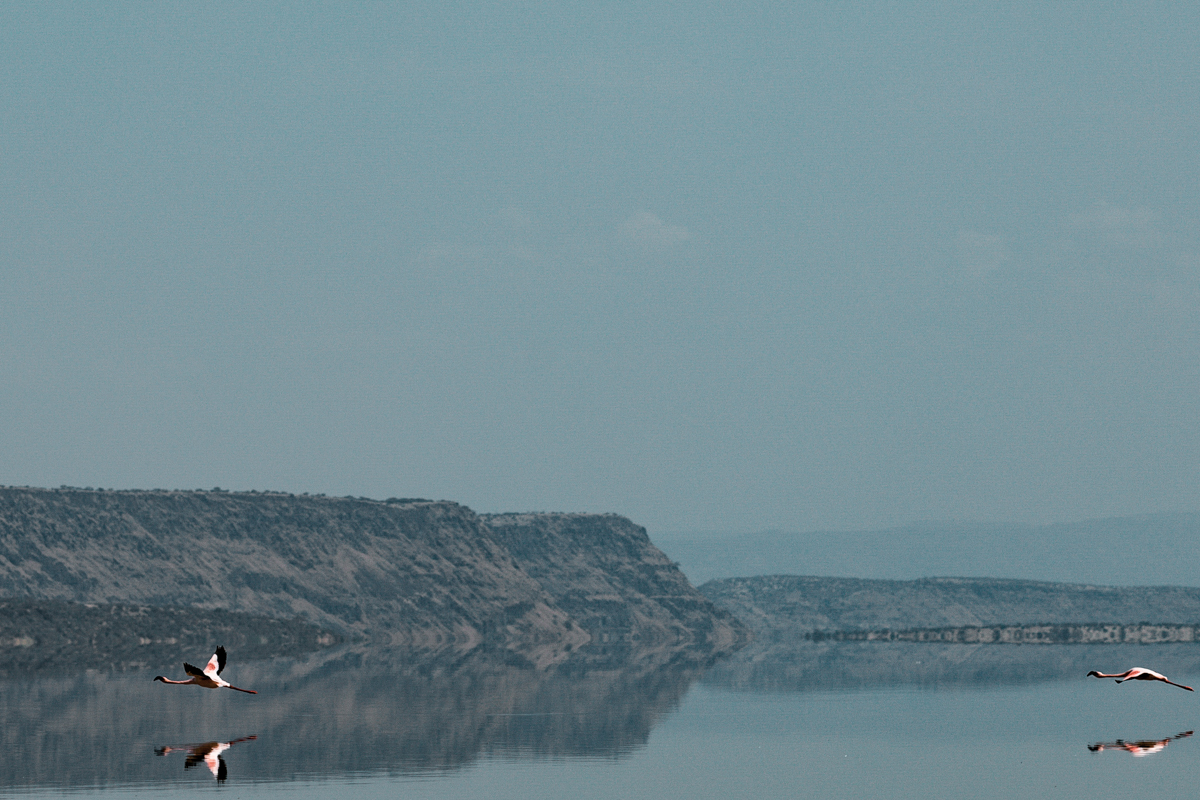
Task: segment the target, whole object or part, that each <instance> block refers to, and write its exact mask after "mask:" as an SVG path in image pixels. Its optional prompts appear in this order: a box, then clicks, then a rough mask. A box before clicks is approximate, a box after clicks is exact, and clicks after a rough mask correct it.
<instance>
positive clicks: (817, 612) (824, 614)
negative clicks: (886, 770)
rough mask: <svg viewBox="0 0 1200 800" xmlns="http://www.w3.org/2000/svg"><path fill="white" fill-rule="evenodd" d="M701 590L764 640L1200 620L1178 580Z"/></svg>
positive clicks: (738, 583)
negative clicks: (885, 631) (830, 633)
mask: <svg viewBox="0 0 1200 800" xmlns="http://www.w3.org/2000/svg"><path fill="white" fill-rule="evenodd" d="M700 591H701V593H703V594H704V596H705V597H707V598H709V599H710V600H712V601H713V602H714V603H716V604H717V605H718V606H720V607H721V608H724V609H726V610H727V611H729V612H730V613H732V614H734V615H735V616H737V617H738V618H739V619H741V620H742V621H743V622H745V623H746V624H747V625H749V626H750V628H751V629H752V630H753V631H754V633H755V635H756V638H759V639H802V638H804V637H805V636H806V635H807V634H810V633H812V632H813V631H851V630H854V631H861V630H880V629H912V628H950V627H964V626H972V625H1022V624H1044V623H1082V622H1095V623H1139V622H1154V623H1175V624H1195V623H1197V622H1200V589H1193V588H1185V587H1176V586H1137V587H1112V586H1086V585H1078V584H1069V583H1047V582H1042V581H1023V580H1006V579H999V578H922V579H919V580H914V581H884V580H864V579H859V578H818V577H807V576H799V575H760V576H757V577H753V578H728V579H725V580H713V581H708V582H707V583H705V584H702V585H701V586H700Z"/></svg>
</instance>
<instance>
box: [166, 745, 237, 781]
mask: <svg viewBox="0 0 1200 800" xmlns="http://www.w3.org/2000/svg"><path fill="white" fill-rule="evenodd" d="M257 738H258V737H257V736H243V737H242V738H240V739H234V740H233V741H230V742H204V743H202V744H185V745H179V746H167V747H158V748H155V750H154V752H155V754H156V755H160V756H165V755H167V754H168V753H173V752H175V751H176V750H185V751H187V759H186V760H185V761H184V762H183V768H184V769H191V768H192V767H194V766H196V765H198V764H200V763H201V762H203V763H204V766H206V767H208V771H209V772H211V773H212V774H213V777H214V778H216V779H217V783H224V782H225V779H226V778H228V777H229V768H228V767H226V766H225V759H223V758H221V754H222V753H224V752H225V751H226V750H228V749H229V748H231V747H233V746H234V745H235V744H237V743H238V742H250V741H254V740H255V739H257Z"/></svg>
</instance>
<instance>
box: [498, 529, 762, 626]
mask: <svg viewBox="0 0 1200 800" xmlns="http://www.w3.org/2000/svg"><path fill="white" fill-rule="evenodd" d="M483 519H484V522H485V523H486V525H487V527H488V529H489V530H490V531H491V532H492V535H493V536H494V537H495V538H496V540H497V541H498V542H500V543H501V544H502V545H503V546H504V548H505V549H506V550H507V551H508V552H509V553H510V554H511V555H512V557H513V558H514V559H515V560H516V562H517V563H518V564H520V565H521V568H522V569H523V570H525V572H526V573H527V574H528V575H529V576H530V577H532V578H533V579H534V580H536V581H537V582H538V584H539V585H540V586H541V587H542V588H543V589H545V590H546V591H547V592H549V593H550V595H551V596H552V597H553V598H554V601H555V603H556V604H557V605H558V607H559V608H561V609H562V610H563V611H565V612H566V613H567V614H569V615H570V617H571V619H573V620H575V621H576V622H578V623H579V625H580V626H582V627H583V628H584V629H585V630H586V631H587V632H588V634H589V635H590V636H591V638H592V640H593V641H596V642H600V643H618V642H632V641H638V642H641V643H642V644H646V643H650V642H658V641H681V640H685V641H692V642H695V643H697V644H703V645H705V646H710V647H716V648H726V647H729V646H731V645H733V644H736V643H737V642H740V641H744V640H745V638H746V635H745V631H744V628H743V627H742V625H741V623H740V622H738V621H737V620H736V619H735V618H734V617H733V615H732V614H730V613H729V612H727V611H725V610H723V609H721V608H718V607H716V606H714V605H713V603H712V602H710V601H709V600H708V599H707V598H706V597H704V595H702V594H700V592H698V591H697V590H696V589H695V588H693V587H692V585H691V584H690V583H688V580H687V578H686V577H684V574H683V573H682V572H681V571H680V570H679V567H678V566H677V565H676V564H675V563H674V562H672V561H671V560H670V559H669V558H667V556H666V555H664V554H663V552H662V551H661V550H659V549H658V548H657V547H655V546H654V545H653V544H651V543H650V537H649V536H647V535H646V529H645V528H643V527H641V526H639V525H635V524H634V523H632V522H630V521H629V520H628V519H625V518H624V517H619V516H617V515H615V514H488V515H485V516H484V517H483Z"/></svg>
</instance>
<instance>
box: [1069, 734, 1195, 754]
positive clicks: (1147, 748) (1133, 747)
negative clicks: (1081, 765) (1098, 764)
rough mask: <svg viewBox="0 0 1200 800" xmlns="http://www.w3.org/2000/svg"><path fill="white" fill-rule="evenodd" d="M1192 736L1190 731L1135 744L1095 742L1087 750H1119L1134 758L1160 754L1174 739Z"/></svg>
mask: <svg viewBox="0 0 1200 800" xmlns="http://www.w3.org/2000/svg"><path fill="white" fill-rule="evenodd" d="M1191 735H1192V731H1184V732H1183V733H1177V734H1175V735H1174V736H1168V737H1167V738H1166V739H1139V740H1138V741H1136V742H1130V741H1126V740H1125V739H1117V740H1116V741H1115V742H1096V743H1095V744H1089V745H1088V750H1091V751H1092V752H1093V753H1102V752H1104V751H1105V750H1121V751H1124V752H1126V753H1129V754H1130V755H1132V756H1133V757H1134V758H1140V757H1142V756H1149V755H1153V754H1154V753H1161V752H1162V751H1163V750H1165V749H1166V747H1167V745H1168V744H1170V743H1171V742H1173V741H1175V740H1176V739H1186V738H1187V737H1189V736H1191Z"/></svg>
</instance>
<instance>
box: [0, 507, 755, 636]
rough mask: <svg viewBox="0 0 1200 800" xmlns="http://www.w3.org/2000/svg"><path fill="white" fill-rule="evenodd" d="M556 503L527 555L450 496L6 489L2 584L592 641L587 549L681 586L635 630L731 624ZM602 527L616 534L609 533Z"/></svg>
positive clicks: (402, 627)
mask: <svg viewBox="0 0 1200 800" xmlns="http://www.w3.org/2000/svg"><path fill="white" fill-rule="evenodd" d="M551 516H552V517H554V518H556V519H557V518H558V517H560V516H562V517H564V518H565V517H570V518H571V519H573V520H574V521H575V526H574V527H572V526H570V525H567V526H562V527H561V529H560V530H559V531H558V533H559V535H561V536H562V537H563V540H562V541H560V542H555V543H553V544H549V543H547V544H546V546H547V547H548V548H549V550H548V551H547V552H543V553H542V554H541V555H536V556H534V555H531V556H530V557H529V559H528V560H527V561H522V559H521V558H518V557H514V556H515V554H514V553H512V552H510V550H509V549H508V548H507V547H506V546H505V544H504V543H503V542H504V541H506V540H508V539H512V538H513V537H511V536H498V535H497V534H496V533H495V531H494V530H493V529H492V528H491V527H489V525H488V524H486V522H485V520H484V519H482V518H481V517H480V516H479V515H477V514H475V513H474V512H473V511H471V510H470V509H468V508H466V507H464V506H461V505H458V504H455V503H449V502H430V501H423V500H408V501H387V502H377V501H373V500H366V499H353V498H325V497H307V496H304V497H295V496H292V495H286V494H272V493H229V492H174V491H171V492H168V491H87V490H70V489H62V490H50V489H12V488H9V489H0V597H9V598H33V599H43V600H62V601H73V602H77V603H102V604H129V605H148V606H174V607H198V608H204V609H226V610H229V611H235V612H242V613H246V614H254V615H260V616H266V617H274V618H293V617H299V618H301V619H303V620H305V621H307V622H309V623H311V624H313V625H316V626H318V627H319V628H322V629H326V630H332V631H336V632H338V633H341V634H344V635H349V636H354V635H356V634H357V635H364V636H367V637H369V638H371V639H373V640H376V641H384V642H392V643H398V644H405V645H415V646H434V647H437V646H445V645H448V644H453V645H454V646H456V647H459V648H471V647H474V646H476V645H478V644H480V643H481V642H483V641H485V640H486V641H489V642H492V643H497V644H503V645H505V646H508V645H511V644H513V643H524V645H526V646H529V645H532V644H534V643H539V642H540V643H545V642H553V643H556V645H557V646H558V647H559V648H560V649H561V650H562V651H566V650H570V649H572V648H575V647H578V646H581V645H583V644H586V643H587V642H588V641H589V640H590V637H589V635H588V633H587V632H586V631H585V630H584V628H583V627H582V626H581V625H580V624H579V622H578V621H577V620H576V619H575V618H573V616H572V612H570V611H568V610H567V609H566V607H565V606H564V603H565V604H566V606H570V607H571V608H572V609H574V610H575V613H579V614H581V615H582V617H584V618H590V617H589V614H590V613H591V612H589V611H588V610H587V609H586V603H584V602H582V601H580V602H575V600H576V598H575V595H574V594H573V593H572V591H571V590H570V589H569V586H570V585H571V583H572V581H573V579H574V578H573V577H572V576H573V574H574V572H573V571H574V570H576V569H577V566H578V564H580V563H584V562H588V560H589V558H590V559H591V561H590V564H591V569H592V571H593V572H595V571H597V570H599V571H603V570H606V569H608V570H612V574H611V575H610V576H609V578H608V583H607V584H606V589H605V591H606V592H607V593H608V594H607V595H606V597H607V596H612V597H622V598H630V599H636V598H637V597H640V596H642V595H645V596H646V597H651V596H655V595H662V596H664V597H677V598H679V599H678V601H674V600H673V601H671V602H659V603H656V604H643V605H642V606H641V607H640V610H639V612H638V614H632V612H631V618H632V619H635V620H636V624H635V625H634V626H633V628H634V629H637V630H641V629H646V630H648V631H660V630H661V631H673V632H674V633H675V634H676V635H677V636H678V637H679V638H686V639H689V640H699V641H703V640H705V639H711V638H713V637H711V636H709V634H710V633H711V630H710V629H715V628H720V627H721V625H726V626H727V625H728V623H725V622H718V621H717V620H727V619H728V616H727V615H725V614H724V613H723V612H719V611H716V610H715V609H713V607H712V606H711V604H709V603H708V601H707V600H705V599H704V598H703V597H701V596H700V595H699V593H698V592H696V590H695V589H692V588H691V586H690V585H688V584H687V581H686V579H685V578H684V577H683V575H682V573H680V572H679V571H678V570H677V569H675V568H674V567H672V566H670V564H669V562H667V561H666V557H665V556H663V555H662V554H661V553H660V552H658V550H657V549H656V548H654V547H653V546H652V545H650V543H649V540H648V539H646V538H645V532H644V531H641V538H640V539H639V540H638V541H637V543H636V545H637V546H628V547H623V548H617V549H611V550H610V551H606V555H604V556H603V557H599V556H587V555H579V553H578V550H580V549H583V550H586V549H587V548H589V547H591V546H593V545H594V544H597V543H603V542H608V541H609V540H610V539H611V540H612V541H625V540H627V539H629V535H628V531H629V530H638V531H640V529H637V528H636V527H635V526H632V524H631V523H628V521H626V520H622V519H621V518H620V517H612V516H604V517H587V516H585V515H551ZM535 518H536V515H535ZM510 527H511V526H510ZM534 527H538V526H534ZM551 527H553V526H549V527H547V526H545V525H543V526H541V527H538V530H543V531H544V532H547V533H548V532H549V530H550V528H551ZM606 528H610V529H613V530H614V531H618V532H617V533H614V535H613V536H612V537H609V538H606V537H605V536H604V535H603V531H604V530H605V529H606ZM585 534H586V535H585ZM573 536H574V537H576V538H574V539H572V538H571V537H573ZM589 537H590V538H589ZM634 538H636V537H634ZM629 541H631V542H632V539H630V540H629ZM551 551H552V552H551ZM519 552H525V551H524V550H520V549H519ZM530 552H531V553H532V551H530ZM580 559H582V561H580ZM639 559H649V560H650V562H651V564H652V567H647V566H645V565H643V564H642V563H640V562H639V561H638V560H639ZM626 562H627V563H626ZM567 573H570V574H567ZM535 574H536V575H537V576H540V577H535ZM594 577H595V576H593V578H594ZM635 579H636V580H637V581H638V583H637V585H636V587H627V586H626V585H625V584H626V583H627V582H628V581H633V580H635ZM643 590H644V591H643ZM593 594H594V593H593ZM689 603H691V605H690V606H689V605H688V604H689ZM701 608H707V609H709V610H710V614H709V616H710V617H711V619H706V618H705V617H704V614H703V613H697V609H701ZM614 613H615V612H614ZM734 625H736V623H734ZM691 626H699V627H698V628H696V629H695V632H694V631H693V627H691ZM706 626H707V627H706ZM717 638H720V637H717ZM726 638H729V637H728V636H727V637H726Z"/></svg>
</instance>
